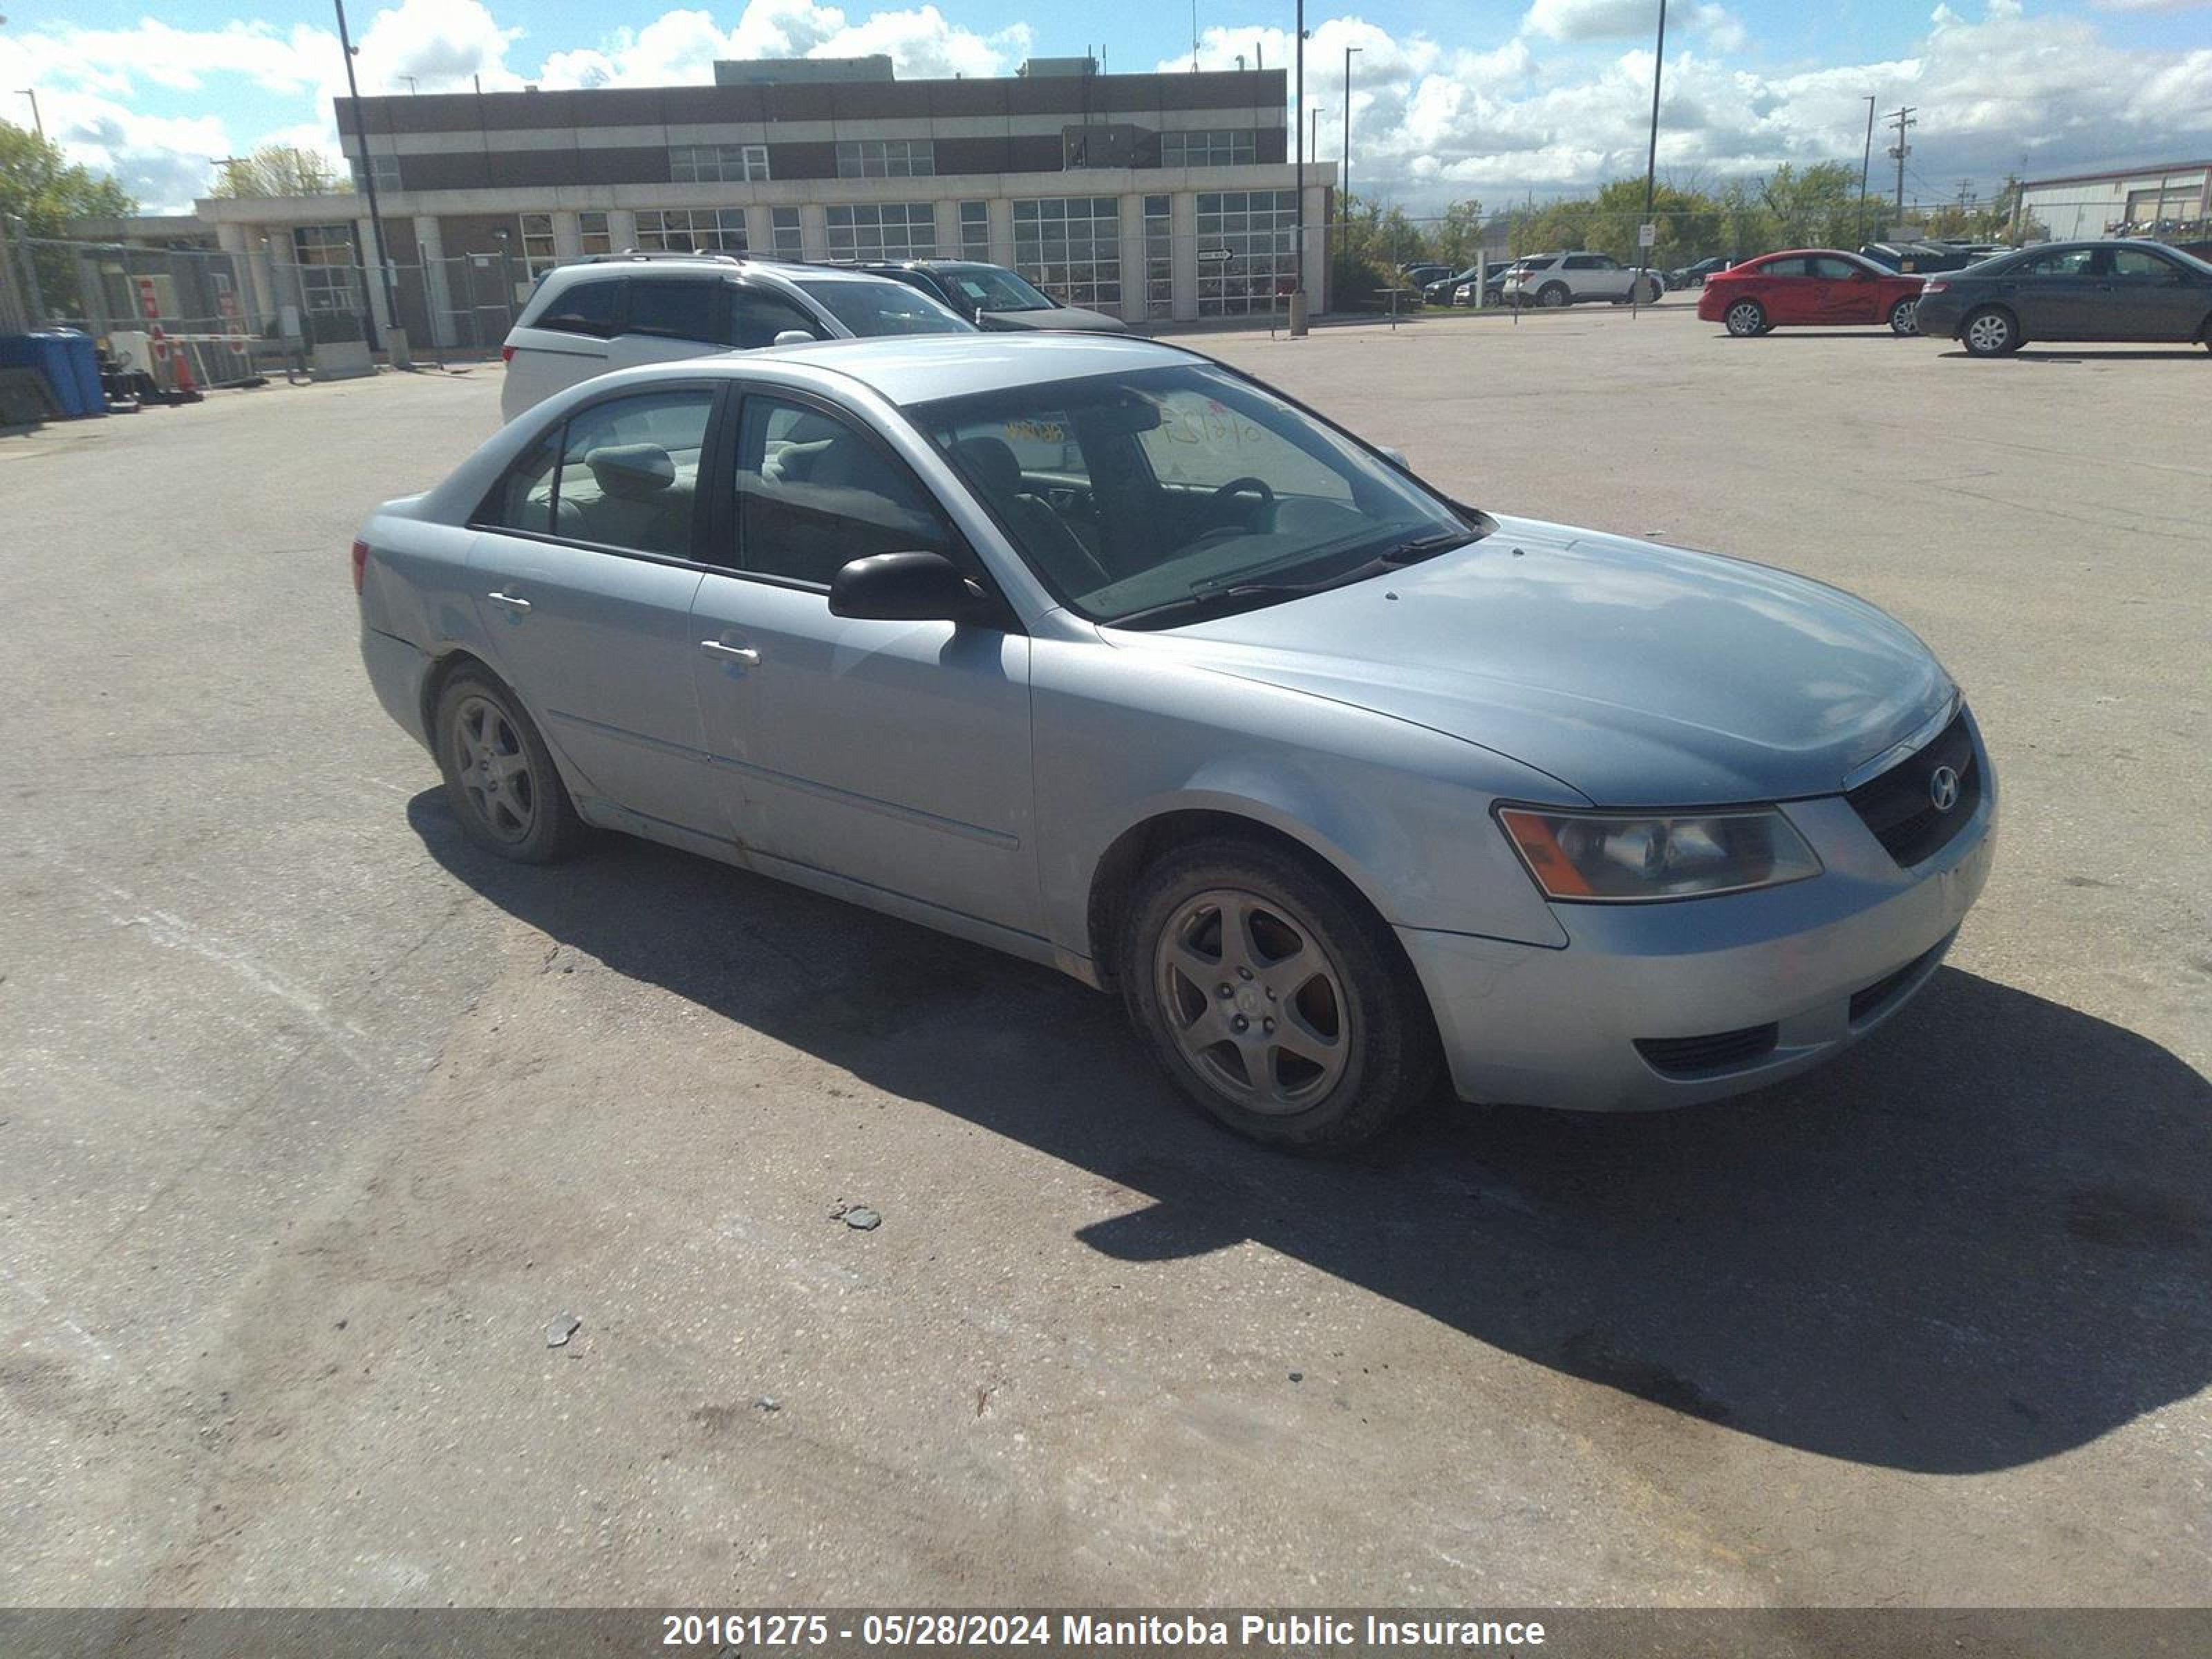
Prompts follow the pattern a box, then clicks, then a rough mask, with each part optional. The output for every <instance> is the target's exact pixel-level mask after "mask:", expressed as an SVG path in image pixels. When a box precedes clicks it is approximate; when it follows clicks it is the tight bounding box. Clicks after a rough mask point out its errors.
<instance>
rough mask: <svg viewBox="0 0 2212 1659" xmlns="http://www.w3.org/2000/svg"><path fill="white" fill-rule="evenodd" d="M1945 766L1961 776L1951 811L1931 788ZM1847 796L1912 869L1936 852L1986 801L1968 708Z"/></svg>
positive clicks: (1896, 856) (1893, 854) (1879, 837)
mask: <svg viewBox="0 0 2212 1659" xmlns="http://www.w3.org/2000/svg"><path fill="white" fill-rule="evenodd" d="M1943 766H1948V767H1949V768H1950V769H1952V770H1953V771H1954V772H1956V773H1957V774H1958V775H1959V799H1957V800H1956V801H1955V802H1954V803H1953V805H1952V807H1951V810H1950V811H1948V812H1944V811H1937V810H1936V803H1935V802H1934V801H1933V800H1931V799H1929V793H1928V785H1929V779H1930V778H1931V777H1933V776H1934V775H1935V774H1936V769H1937V768H1938V767H1943ZM1844 799H1845V800H1847V801H1849V802H1850V804H1851V810H1852V811H1855V812H1857V814H1858V815H1859V817H1860V819H1861V821H1862V822H1863V823H1865V825H1866V827H1867V828H1868V829H1871V830H1873V831H1874V835H1875V840H1876V841H1879V842H1881V844H1882V847H1883V848H1884V850H1886V851H1887V853H1888V854H1889V855H1890V857H1892V858H1893V859H1895V860H1897V861H1898V863H1899V865H1902V866H1906V867H1908V868H1909V867H1910V866H1913V865H1916V864H1917V863H1919V862H1920V861H1921V860H1923V859H1926V858H1929V857H1932V856H1933V855H1934V854H1936V853H1937V852H1939V851H1940V850H1942V848H1944V847H1945V846H1946V845H1948V843H1949V842H1950V840H1951V838H1952V837H1953V836H1955V835H1957V834H1958V833H1959V831H1960V830H1961V829H1965V828H1966V822H1967V820H1968V819H1970V818H1972V817H1973V816H1974V809H1975V808H1976V807H1977V806H1978V805H1980V804H1981V799H1982V769H1981V768H1980V767H1979V766H1978V765H1977V764H1976V763H1975V762H1974V740H1973V738H1972V737H1971V736H1970V735H1969V734H1968V732H1967V731H1966V710H1965V709H1964V708H1961V709H1960V711H1959V717H1958V718H1957V719H1956V720H1953V721H1952V722H1951V723H1950V724H1949V725H1948V726H1945V727H1944V728H1943V730H1942V732H1941V733H1940V734H1939V735H1938V736H1937V737H1936V739H1935V740H1934V741H1933V742H1931V743H1929V744H1928V745H1927V746H1926V747H1924V748H1923V749H1921V750H1919V751H1918V752H1917V753H1915V754H1912V755H1908V756H1907V757H1905V759H1903V760H1901V761H1899V763H1897V764H1896V765H1894V766H1893V767H1891V768H1890V769H1889V770H1888V771H1887V772H1884V773H1883V774H1882V775H1881V776H1880V777H1877V778H1873V779H1869V781H1867V782H1865V783H1863V784H1861V785H1860V786H1859V787H1857V788H1856V789H1854V790H1852V791H1851V792H1850V793H1849V794H1847V795H1845V796H1844Z"/></svg>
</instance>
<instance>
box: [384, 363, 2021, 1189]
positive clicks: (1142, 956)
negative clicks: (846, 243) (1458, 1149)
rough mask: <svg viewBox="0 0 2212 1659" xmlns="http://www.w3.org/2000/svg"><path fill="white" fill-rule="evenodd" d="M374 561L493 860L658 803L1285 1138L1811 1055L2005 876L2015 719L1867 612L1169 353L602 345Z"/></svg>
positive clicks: (431, 745)
mask: <svg viewBox="0 0 2212 1659" xmlns="http://www.w3.org/2000/svg"><path fill="white" fill-rule="evenodd" d="M353 578H354V582H355V586H356V590H357V591H358V592H359V595H360V608H361V620H362V634H361V639H362V653H363V656H364V658H365V659H366V662H367V665H368V677H369V679H370V681H371V683H372V684H373V685H374V689H375V692H376V695H377V696H378V697H379V699H380V701H381V702H382V703H383V705H384V707H385V708H386V710H387V711H389V713H390V714H391V715H392V717H393V718H394V719H395V720H398V723H399V724H400V725H401V726H404V728H405V729H406V730H407V731H408V732H410V733H411V734H413V735H414V736H415V737H416V738H419V739H420V740H421V741H422V743H423V744H425V745H426V746H427V747H428V750H429V751H430V753H431V754H432V755H433V756H435V758H436V760H437V763H438V765H439V767H440V768H441V771H442V773H443V775H444V780H445V786H446V797H447V803H448V805H449V806H450V809H451V811H453V814H454V815H455V817H456V818H457V820H458V822H459V826H460V827H461V829H463V830H465V833H466V835H467V836H469V837H470V839H471V840H472V841H473V842H475V843H476V844H477V846H478V847H480V848H483V850H484V851H485V852H487V853H489V854H496V855H498V856H501V857H503V858H507V859H512V860H520V861H522V862H526V863H541V862H547V861H550V860H555V859H557V858H559V857H561V856H562V854H566V853H568V852H569V851H571V850H572V849H573V848H575V847H576V845H577V844H578V842H579V841H580V838H581V837H582V836H583V835H584V833H585V831H586V828H587V827H591V826H595V827H599V828H602V829H620V830H623V831H627V832H629V833H630V834H633V835H637V836H644V837H646V838H647V839H649V840H653V841H659V842H666V843H668V844H669V845H671V846H675V847H678V848H688V849H690V850H691V851H694V852H698V853H703V854H708V856H710V857H714V858H717V859H720V860H725V861H726V862H728V863H731V864H733V865H737V866H743V867H745V868H749V869H752V870H757V871H759V872H764V873H767V874H769V875H773V876H777V877H781V878H784V879H786V880H788V881H792V882H795V883H797V884H800V885H802V886H805V887H810V888H813V889H815V890H818V891H821V892H824V893H829V894H831V895H833V896H837V897H840V898H845V899H849V900H852V901H854V902H858V903H861V904H865V905H869V906H872V907H874V908H878V909H882V910H886V911H889V912H890V913H891V914H893V915H899V916H903V917H906V918H908V919H909V920H912V921H919V922H922V923H925V924H927V925H929V926H931V927H938V928H941V929H943V930H944V931H945V932H947V933H954V934H957V935H959V936H960V937H962V938H964V939H973V940H979V941H981V942H983V943H986V944H988V945H994V946H996V947H998V948H1000V949H1001V950H1004V951H1010V952H1012V954H1014V955H1016V956H1018V957H1026V958H1028V959H1030V960H1031V961H1033V962H1037V963H1044V964H1047V965H1049V966H1052V967H1055V968H1058V969H1061V970H1062V971H1064V972H1066V973H1068V974H1071V975H1074V976H1075V977H1076V978H1078V979H1079V980H1082V981H1085V982H1086V983H1088V984H1091V985H1093V986H1097V987H1104V988H1110V989H1113V990H1115V991H1116V992H1118V993H1119V994H1120V995H1121V998H1122V1000H1124V1002H1125V1003H1126V1005H1127V1009H1128V1012H1129V1013H1130V1015H1131V1017H1132V1018H1133V1021H1134V1023H1135V1024H1136V1027H1137V1029H1138V1031H1139V1033H1140V1035H1141V1036H1142V1038H1143V1040H1144V1042H1146V1045H1147V1046H1148V1047H1149V1048H1151V1049H1152V1052H1153V1054H1155V1055H1156V1056H1157V1057H1158V1060H1159V1061H1160V1063H1161V1064H1162V1065H1163V1066H1164V1068H1165V1069H1166V1072H1167V1074H1168V1075H1169V1076H1170V1078H1171V1079H1173V1080H1174V1082H1175V1083H1176V1085H1177V1086H1179V1087H1180V1088H1181V1089H1182V1091H1184V1092H1185V1093H1186V1094H1188V1096H1189V1097H1191V1098H1192V1099H1194V1101H1195V1102H1196V1103H1198V1104H1199V1105H1200V1106H1201V1107H1202V1108H1204V1109H1206V1110H1207V1111H1209V1112H1211V1113H1212V1114H1213V1115H1214V1116H1216V1117H1217V1118H1218V1119H1219V1120H1220V1121H1222V1122H1224V1123H1225V1124H1227V1125H1228V1126H1229V1127H1231V1128H1233V1129H1236V1130H1237V1131H1238V1132H1240V1133H1244V1134H1247V1135H1249V1136H1251V1137H1253V1138H1255V1139H1260V1140H1263V1141H1268V1142H1272V1143H1274V1144H1277V1145H1282V1146H1298V1147H1305V1148H1312V1149H1322V1148H1336V1147H1342V1146H1349V1145H1351V1144H1352V1143H1354V1142H1356V1141H1358V1140H1360V1139H1364V1137H1366V1136H1368V1135H1370V1134H1371V1133H1374V1132H1376V1130H1378V1129H1380V1128H1382V1127H1383V1126H1384V1125H1385V1124H1386V1123H1388V1122H1389V1121H1391V1120H1392V1119H1393V1118H1395V1116H1396V1115H1398V1114H1400V1113H1401V1111H1403V1110H1404V1109H1407V1107H1409V1106H1411V1105H1412V1104H1413V1103H1415V1102H1416V1101H1418V1100H1419V1099H1421V1098H1422V1097H1424V1096H1425V1094H1426V1093H1427V1092H1428V1091H1429V1090H1430V1088H1431V1079H1433V1078H1435V1077H1436V1076H1437V1074H1438V1073H1439V1072H1440V1071H1441V1072H1443V1073H1448V1074H1449V1078H1450V1079H1451V1082H1452V1085H1453V1086H1454V1087H1455V1089H1456V1090H1457V1091H1458V1092H1459V1093H1460V1094H1461V1095H1462V1096H1464V1097H1467V1098H1469V1099H1474V1100H1503V1101H1516V1102H1541V1103H1548V1104H1552V1105H1555V1106H1565V1107H1578V1108H1585V1109H1599V1110H1613V1109H1630V1108H1639V1107H1652V1106H1665V1105H1671V1104H1677V1103H1686V1102H1691V1101H1699V1100H1707V1099H1711V1098H1714V1097H1717V1096H1722V1095H1729V1094H1734V1093H1736V1092H1737V1091H1741V1090H1745V1089H1749V1088H1753V1087H1756V1086H1759V1085H1765V1084H1769V1083H1772V1082H1774V1081H1775V1080H1777V1079H1781V1078H1785V1077H1788V1076H1790V1075H1791V1074H1792V1073H1797V1072H1800V1071H1802V1070H1804V1069H1805V1068H1806V1067H1808V1066H1813V1065H1814V1064H1816V1063H1818V1062H1820V1061H1821V1060H1826V1059H1827V1058H1829V1057H1831V1056H1832V1055H1834V1054H1838V1053H1839V1052H1840V1051H1841V1050H1842V1049H1844V1048H1845V1047H1847V1046H1848V1045H1849V1044H1850V1043H1851V1042H1855V1041H1857V1039H1858V1038H1860V1037H1862V1036H1864V1035H1866V1034H1867V1033H1868V1032H1869V1031H1870V1030H1874V1029H1875V1027H1877V1026H1878V1025H1880V1024H1881V1023H1882V1022H1883V1021H1885V1020H1887V1019H1888V1018H1891V1017H1892V1016H1893V1014H1894V1013H1895V1012H1897V1010H1898V1009H1899V1007H1901V1006H1903V1005H1904V1004H1905V1002H1906V1000H1908V999H1909V998H1910V997H1911V995H1912V994H1914V993H1915V992H1916V991H1917V990H1918V989H1919V988H1920V987H1921V986H1922V985H1923V984H1924V983H1925V982H1926V981H1927V980H1928V978H1929V975H1931V974H1933V973H1934V972H1935V970H1936V964H1937V963H1939V962H1941V961H1942V957H1943V954H1944V952H1945V951H1947V950H1948V948H1949V946H1950V944H1951V940H1952V938H1953V936H1954V933H1956V931H1957V929H1958V927H1959V925H1960V921H1962V920H1963V919H1964V917H1965V916H1966V912H1967V909H1968V908H1969V907H1970V906H1971V905H1972V903H1973V902H1974V899H1975V896H1976V895H1977V894H1978V892H1979V890H1980V889H1981V887H1982V884H1983V881H1984V877H1985V876H1986V874H1987V872H1988V870H1989V867H1990V857H1991V849H1992V845H1993V842H1992V827H1993V824H1994V822H1995V812H1996V788H1995V784H1994V781H1993V779H1992V777H1991V775H1990V761H1989V756H1988V753H1987V751H1986V750H1985V749H1984V745H1983V741H1982V738H1981V736H1980V734H1979V732H1978V730H1977V728H1976V726H1975V724H1974V721H1973V719H1972V716H1971V715H1970V714H1968V713H1967V712H1966V708H1965V707H1964V705H1963V703H1962V702H1961V700H1960V692H1959V690H1958V688H1957V687H1956V686H1955V685H1954V684H1953V682H1952V680H1951V678H1950V677H1949V676H1948V674H1946V673H1945V672H1944V671H1943V669H1942V665H1940V664H1939V663H1938V662H1937V661H1936V659H1935V657H1934V656H1933V655H1932V654H1930V653H1929V650H1928V648H1927V647H1925V646H1923V644H1922V643H1921V642H1920V641H1919V640H1918V639H1917V638H1916V637H1915V636H1914V635H1913V634H1912V633H1911V630H1909V629H1906V628H1905V627H1904V626H1903V625H1902V624H1901V623H1897V622H1894V621H1893V620H1891V619H1890V618H1889V617H1887V616H1885V615H1883V614H1882V612H1881V611H1878V610H1876V609H1875V607H1874V606H1872V605H1869V604H1867V603H1865V602H1864V601H1863V600H1859V599H1853V598H1851V597H1850V596H1849V595H1847V594H1844V593H1842V592H1838V591H1837V590H1836V589H1834V588H1832V587H1830V586H1826V585H1825V584H1822V583H1820V582H1816V581H1812V580H1808V579H1806V578H1803V577H1801V576H1796V575H1792V574H1788V573H1786V572H1784V571H1781V570H1774V569H1768V568H1763V567H1761V566H1759V565H1755V564H1750V563H1746V562H1741V561H1739V560H1735V559H1729V558H1722V557H1719V556H1714V555H1711V554H1705V553H1696V552H1690V551H1687V550H1682V549H1679V548H1673V547H1665V546H1660V545H1656V544H1651V543H1648V542H1639V541H1634V540H1630V539H1627V538H1621V537H1617V536H1609V535H1604V534H1601V533H1597V532H1591V531H1586V530H1577V529H1572V528H1569V527H1565V526H1557V525H1549V524H1542V523H1538V522H1534V521H1533V520H1525V519H1512V518H1502V517H1496V516H1493V515H1492V514H1491V513H1487V512H1485V511H1482V510H1481V509H1480V508H1477V507H1471V506H1467V505H1463V504H1462V503H1460V502H1457V501H1453V500H1451V499H1450V498H1449V497H1448V496H1446V495H1443V494H1442V493H1441V492H1439V491H1438V490H1437V489H1433V488H1432V487H1431V486H1430V485H1428V484H1427V483H1424V482H1422V481H1421V480H1420V479H1419V477H1416V476H1414V475H1413V473H1412V472H1411V471H1408V470H1407V467H1406V465H1404V463H1403V462H1401V461H1400V460H1398V459H1394V458H1393V457H1392V456H1391V455H1390V454H1389V453H1388V452H1384V451H1381V450H1378V449H1376V448H1374V447H1370V445H1368V444H1367V443H1365V442H1364V441H1361V440H1360V439H1358V438H1356V437H1354V436H1353V435H1351V434H1350V433H1348V432H1346V431H1345V430H1344V429H1343V428H1340V427H1338V426H1336V425H1334V423H1333V422H1330V421H1328V419H1326V418H1325V417H1324V416H1320V415H1318V414H1316V413H1314V412H1313V411H1311V410H1308V409H1306V408H1304V406H1302V405H1300V404H1297V402H1295V401H1294V400H1292V399H1291V398H1288V397H1286V396H1285V395H1284V394H1282V393H1280V392H1276V391H1274V390H1273V389H1271V388H1269V387H1268V386H1265V385H1262V384H1261V383H1260V382H1259V381H1256V380H1253V379H1251V378H1249V376H1246V375H1243V374H1239V373H1237V372H1236V371H1235V370H1232V369H1231V368H1226V367H1225V366H1224V365H1221V364H1218V363H1215V362H1211V361H1209V360H1208V359H1206V358H1204V357H1201V356H1198V355H1197V354H1195V353H1193V352H1188V351H1185V350H1182V349H1178V348H1176V347H1173V346H1170V345H1166V344H1164V343H1158V342H1153V341H1147V340H1142V339H1138V338H1134V337H1108V336H1092V335H1066V334H1062V335H1051V336H1042V335H1035V336H1026V337H1022V336H1008V337H1003V338H1001V339H1000V340H999V341H996V342H994V343H992V345H991V346H990V347H989V349H977V347H976V344H975V342H974V341H972V340H969V339H965V338H961V339H954V338H938V339H911V340H900V341H896V342H891V341H863V342H860V343H841V344H824V345H820V346H812V347H799V348H794V349H789V350H784V351H774V352H761V353H755V354H750V355H744V354H728V355H725V356H718V357H711V358H702V359H699V360H697V361H696V362H683V363H668V364H663V365H659V366H657V367H654V368H641V369H632V370H629V371H627V372H624V373H621V374H611V375H608V376H606V377H605V378H603V379H599V380H592V381H589V382H587V383H586V384H583V385H580V386H573V387H571V388H569V389H568V391H566V392H561V393H559V394H557V395H556V396H555V397H553V398H549V399H548V400H547V401H546V402H545V403H544V404H542V405H540V406H539V407H538V409H536V410H532V411H531V412H530V413H529V414H528V416H526V417H525V418H523V419H520V420H518V421H516V422H514V423H513V425H511V426H509V427H508V428H506V429H505V430H504V431H502V432H501V433H500V434H499V435H497V436H495V437H494V438H493V439H492V440H491V441H489V443H487V444H485V445H484V446H483V448H481V449H480V450H479V451H477V453H476V454H475V455H474V456H473V457H471V459H468V460H466V461H465V462H464V463H463V464H462V465H460V466H459V468H458V469H457V470H456V471H454V472H453V475H452V476H451V477H448V478H447V480H446V481H445V482H444V483H441V484H439V485H438V486H437V487H436V488H435V489H432V490H431V491H430V492H429V493H428V494H427V495H419V496H415V497H411V498H410V499H408V500H404V501H392V502H389V503H387V504H386V505H385V506H384V507H381V508H380V509H379V510H378V511H377V512H376V513H375V514H374V516H373V517H372V518H371V519H370V520H369V521H368V524H367V526H365V527H364V528H363V530H362V532H361V538H360V540H359V541H358V542H357V543H356V545H355V547H354V549H353ZM573 879H577V880H582V881H585V882H589V881H590V880H591V879H592V875H591V873H590V872H588V871H587V872H584V873H583V874H581V875H580V876H579V877H576V878H573ZM736 902H739V903H742V902H743V899H742V896H738V899H737V901H736ZM702 925H705V924H704V923H702ZM883 994H885V995H891V994H895V989H894V987H890V986H889V985H886V986H885V987H883ZM1036 1040H1038V1041H1041V1042H1051V1041H1054V1034H1053V1033H1051V1032H1050V1031H1048V1030H1045V1031H1039V1032H1038V1033H1037V1034H1036Z"/></svg>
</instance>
